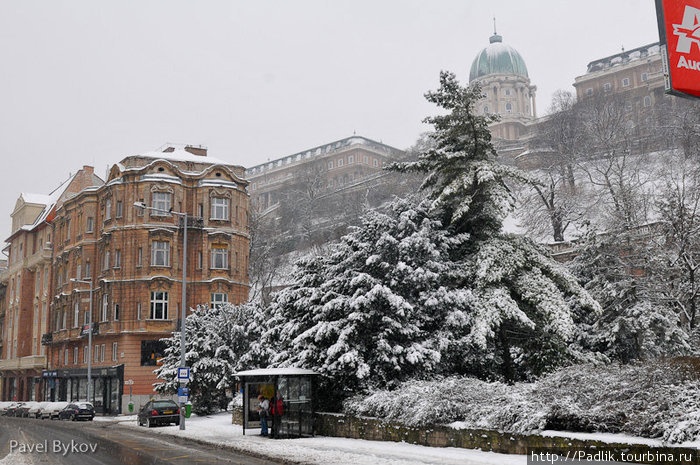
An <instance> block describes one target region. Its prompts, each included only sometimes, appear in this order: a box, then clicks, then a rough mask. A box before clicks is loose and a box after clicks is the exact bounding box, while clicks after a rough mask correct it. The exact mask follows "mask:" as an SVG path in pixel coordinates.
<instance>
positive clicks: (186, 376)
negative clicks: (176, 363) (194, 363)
mask: <svg viewBox="0 0 700 465" xmlns="http://www.w3.org/2000/svg"><path fill="white" fill-rule="evenodd" d="M177 379H178V381H189V380H190V368H189V367H180V368H178V369H177Z"/></svg>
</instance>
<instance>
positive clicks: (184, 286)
mask: <svg viewBox="0 0 700 465" xmlns="http://www.w3.org/2000/svg"><path fill="white" fill-rule="evenodd" d="M134 207H136V208H140V209H141V210H153V211H156V212H160V213H166V214H169V215H177V216H180V217H182V218H183V223H184V231H183V239H182V242H183V244H182V304H181V305H180V307H181V310H182V311H181V316H180V367H181V368H184V367H186V366H187V363H186V362H185V318H186V316H187V218H188V217H187V213H180V212H174V211H172V209H170V210H164V209H162V208H155V207H149V206H148V205H146V204H145V203H143V202H134ZM180 429H181V430H184V429H185V403H184V402H180Z"/></svg>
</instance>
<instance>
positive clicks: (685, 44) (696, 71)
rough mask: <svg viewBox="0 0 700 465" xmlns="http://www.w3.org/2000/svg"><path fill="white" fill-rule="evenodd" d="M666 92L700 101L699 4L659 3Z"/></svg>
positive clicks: (682, 0) (688, 0)
mask: <svg viewBox="0 0 700 465" xmlns="http://www.w3.org/2000/svg"><path fill="white" fill-rule="evenodd" d="M656 17H657V22H658V25H659V42H660V44H661V57H662V58H661V59H662V66H663V72H664V80H665V84H666V92H667V93H669V94H673V95H677V96H680V97H691V98H692V97H697V98H700V0H656Z"/></svg>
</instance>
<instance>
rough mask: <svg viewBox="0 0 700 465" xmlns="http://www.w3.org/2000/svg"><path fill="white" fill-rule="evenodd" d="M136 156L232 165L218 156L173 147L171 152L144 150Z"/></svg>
mask: <svg viewBox="0 0 700 465" xmlns="http://www.w3.org/2000/svg"><path fill="white" fill-rule="evenodd" d="M136 156H137V157H147V158H158V159H162V160H172V161H191V162H195V163H210V164H212V165H232V163H231V162H228V161H225V160H220V159H218V158H214V157H210V156H208V155H207V156H206V157H203V156H201V155H195V154H193V153H190V152H188V151H186V150H183V149H175V150H174V151H172V152H159V151H154V152H145V153H141V154H138V155H136Z"/></svg>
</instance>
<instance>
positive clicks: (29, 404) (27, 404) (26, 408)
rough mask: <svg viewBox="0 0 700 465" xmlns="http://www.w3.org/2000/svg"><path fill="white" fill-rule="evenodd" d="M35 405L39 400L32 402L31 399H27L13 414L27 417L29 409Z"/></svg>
mask: <svg viewBox="0 0 700 465" xmlns="http://www.w3.org/2000/svg"><path fill="white" fill-rule="evenodd" d="M37 405H39V402H34V401H33V400H32V401H29V402H25V403H24V404H22V405H21V406H20V407H18V408H17V410H15V416H16V417H27V416H28V414H29V409H30V408H32V407H36V406H37Z"/></svg>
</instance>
